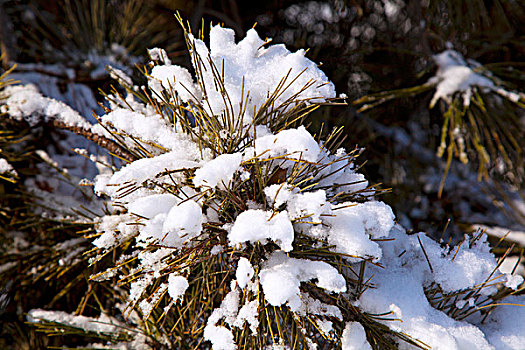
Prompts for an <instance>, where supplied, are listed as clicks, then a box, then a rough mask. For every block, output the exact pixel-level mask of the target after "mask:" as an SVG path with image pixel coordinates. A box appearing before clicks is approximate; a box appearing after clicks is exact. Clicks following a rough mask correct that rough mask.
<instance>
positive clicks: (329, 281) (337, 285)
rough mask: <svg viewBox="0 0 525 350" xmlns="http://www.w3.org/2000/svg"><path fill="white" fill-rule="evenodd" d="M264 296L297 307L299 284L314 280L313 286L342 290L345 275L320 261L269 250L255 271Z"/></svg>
mask: <svg viewBox="0 0 525 350" xmlns="http://www.w3.org/2000/svg"><path fill="white" fill-rule="evenodd" d="M259 279H260V281H261V286H262V288H263V292H264V298H265V299H266V300H267V301H268V302H269V303H270V305H273V306H280V305H283V304H287V305H288V306H289V307H290V309H291V310H298V309H299V308H300V307H301V304H302V302H301V298H300V295H301V294H300V290H299V285H300V283H301V282H304V281H309V280H312V279H317V282H316V285H317V286H318V287H320V288H323V289H326V290H327V291H329V292H335V293H341V292H345V291H346V281H345V278H344V277H343V276H342V275H341V274H339V272H337V269H336V268H334V267H333V266H331V265H329V264H327V263H325V262H323V261H312V260H306V259H295V258H289V257H287V256H286V255H285V254H284V253H283V252H280V251H276V252H275V253H273V254H272V255H271V256H270V258H269V259H268V261H267V262H266V263H265V265H264V267H263V268H262V269H261V272H260V273H259Z"/></svg>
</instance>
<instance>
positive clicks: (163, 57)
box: [148, 47, 171, 65]
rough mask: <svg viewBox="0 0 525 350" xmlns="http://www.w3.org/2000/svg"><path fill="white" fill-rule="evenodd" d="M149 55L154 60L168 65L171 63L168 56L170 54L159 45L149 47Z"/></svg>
mask: <svg viewBox="0 0 525 350" xmlns="http://www.w3.org/2000/svg"><path fill="white" fill-rule="evenodd" d="M148 55H149V57H150V58H151V60H152V61H160V62H162V63H164V64H166V65H171V60H170V59H169V58H168V54H167V53H166V51H165V50H164V49H161V48H158V47H155V48H153V49H148Z"/></svg>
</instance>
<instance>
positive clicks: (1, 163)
mask: <svg viewBox="0 0 525 350" xmlns="http://www.w3.org/2000/svg"><path fill="white" fill-rule="evenodd" d="M0 174H7V175H13V176H18V174H17V173H16V170H15V169H14V168H13V166H12V165H11V164H9V163H8V162H7V160H5V159H4V158H0Z"/></svg>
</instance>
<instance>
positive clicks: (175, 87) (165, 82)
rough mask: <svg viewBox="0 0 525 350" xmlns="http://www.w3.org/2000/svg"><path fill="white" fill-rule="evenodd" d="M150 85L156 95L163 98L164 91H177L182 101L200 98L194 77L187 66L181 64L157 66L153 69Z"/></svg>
mask: <svg viewBox="0 0 525 350" xmlns="http://www.w3.org/2000/svg"><path fill="white" fill-rule="evenodd" d="M150 75H151V78H152V79H150V80H149V81H148V85H149V87H150V88H151V89H152V90H153V91H154V92H155V93H156V95H155V97H157V98H159V99H160V98H161V97H162V96H163V93H162V91H163V90H165V91H166V92H167V93H170V92H172V91H173V92H176V93H177V95H178V96H179V99H180V100H181V101H188V100H199V99H200V98H201V93H200V90H198V89H197V88H196V87H195V84H194V83H193V78H192V76H191V74H190V72H188V70H187V69H186V68H182V67H179V66H170V65H166V66H155V67H153V69H152V70H151V73H150Z"/></svg>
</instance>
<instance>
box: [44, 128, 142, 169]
mask: <svg viewBox="0 0 525 350" xmlns="http://www.w3.org/2000/svg"><path fill="white" fill-rule="evenodd" d="M52 124H53V126H54V127H56V128H58V129H62V130H68V131H71V132H74V133H75V134H77V135H81V136H83V137H85V138H86V139H88V140H90V141H93V142H94V143H96V144H97V145H99V146H100V147H103V148H105V149H106V150H108V151H109V152H110V153H112V154H114V155H116V156H117V157H119V158H122V159H124V160H126V161H128V162H132V161H134V160H136V157H135V156H134V155H133V154H132V153H131V152H129V151H128V150H126V149H125V148H123V147H122V146H120V145H119V144H118V143H116V142H115V141H113V140H110V139H108V138H107V137H104V136H102V135H99V134H95V133H94V132H92V131H90V130H87V129H85V128H83V127H80V126H72V125H68V124H66V123H64V122H62V121H60V120H53V122H52Z"/></svg>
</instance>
